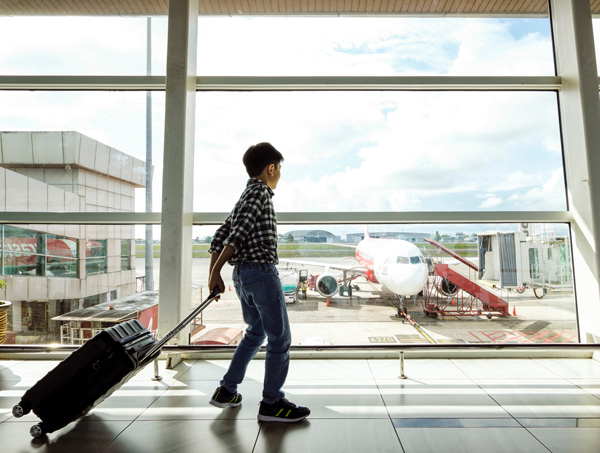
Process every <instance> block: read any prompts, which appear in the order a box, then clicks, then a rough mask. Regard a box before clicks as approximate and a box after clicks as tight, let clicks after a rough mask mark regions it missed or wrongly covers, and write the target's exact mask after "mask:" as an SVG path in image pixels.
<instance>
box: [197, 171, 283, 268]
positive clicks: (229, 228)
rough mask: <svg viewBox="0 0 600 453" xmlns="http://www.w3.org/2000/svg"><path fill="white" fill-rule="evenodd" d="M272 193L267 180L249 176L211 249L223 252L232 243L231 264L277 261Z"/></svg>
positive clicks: (210, 251)
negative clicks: (242, 191) (265, 181)
mask: <svg viewBox="0 0 600 453" xmlns="http://www.w3.org/2000/svg"><path fill="white" fill-rule="evenodd" d="M273 195H274V193H273V191H272V190H271V188H270V187H269V186H267V184H266V183H264V182H263V181H261V180H260V179H256V178H250V179H249V180H248V184H247V185H246V190H244V193H242V196H241V197H240V199H239V200H238V202H237V203H236V204H235V206H234V208H233V211H231V214H229V216H228V217H227V219H226V220H225V223H223V225H221V226H220V227H219V229H218V230H217V231H216V232H215V235H214V237H213V240H212V242H211V244H210V249H209V250H208V252H209V253H213V252H218V253H220V252H221V251H222V250H223V248H224V247H225V246H226V245H230V246H231V247H233V249H234V250H235V253H234V254H233V256H232V257H231V259H230V260H229V264H231V265H236V264H244V263H272V264H278V263H279V259H278V258H277V219H276V217H275V209H273V200H272V197H273Z"/></svg>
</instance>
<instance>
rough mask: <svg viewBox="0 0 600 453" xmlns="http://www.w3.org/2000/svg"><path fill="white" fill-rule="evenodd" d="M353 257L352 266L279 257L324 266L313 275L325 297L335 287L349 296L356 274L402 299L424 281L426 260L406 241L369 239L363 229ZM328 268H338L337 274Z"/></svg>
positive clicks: (419, 289)
mask: <svg viewBox="0 0 600 453" xmlns="http://www.w3.org/2000/svg"><path fill="white" fill-rule="evenodd" d="M356 260H357V261H358V265H354V266H350V265H349V266H345V265H340V264H329V263H320V262H315V261H304V260H296V259H291V260H288V259H280V262H281V263H291V264H303V265H309V266H320V267H324V268H325V272H323V273H321V274H319V276H318V278H317V281H316V289H317V291H318V292H319V293H320V294H321V295H322V296H325V297H331V296H333V295H335V294H336V293H337V292H338V290H339V292H340V295H342V296H343V295H344V293H346V294H348V296H352V285H351V281H352V280H353V279H355V278H357V277H364V278H366V279H367V280H368V281H370V282H372V283H380V284H381V285H382V286H384V287H385V288H387V289H389V290H390V291H392V292H393V293H395V294H397V295H398V296H400V297H401V298H402V299H404V298H405V297H406V296H416V295H417V294H419V293H420V292H421V291H422V290H423V288H424V286H425V284H426V283H427V278H428V275H429V268H428V265H427V262H426V260H425V258H424V257H423V254H422V253H421V251H420V250H419V248H418V247H417V246H415V245H414V244H412V243H410V242H407V241H403V240H400V239H373V238H371V237H370V236H369V232H368V231H366V230H365V239H363V240H362V241H360V242H359V243H358V245H357V246H356ZM332 271H338V272H337V275H336V274H334V273H332ZM340 277H341V278H340ZM340 282H341V285H340Z"/></svg>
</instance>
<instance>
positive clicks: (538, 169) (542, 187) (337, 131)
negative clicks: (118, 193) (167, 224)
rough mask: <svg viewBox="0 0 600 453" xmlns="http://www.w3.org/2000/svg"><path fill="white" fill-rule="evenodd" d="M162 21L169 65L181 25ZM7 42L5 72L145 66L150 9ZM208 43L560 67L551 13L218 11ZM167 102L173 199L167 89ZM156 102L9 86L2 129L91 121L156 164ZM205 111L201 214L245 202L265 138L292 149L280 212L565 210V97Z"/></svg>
mask: <svg viewBox="0 0 600 453" xmlns="http://www.w3.org/2000/svg"><path fill="white" fill-rule="evenodd" d="M152 23H153V41H152V45H153V73H154V74H164V73H165V61H166V58H165V56H166V32H167V27H166V20H165V19H164V18H155V19H153V22H152ZM308 30H310V33H307V31H308ZM0 40H2V42H5V43H6V42H10V43H11V44H10V45H5V46H2V48H0V73H2V74H67V73H74V74H103V75H107V74H117V75H121V74H144V73H145V45H146V42H145V40H146V19H145V18H26V17H21V18H7V17H3V18H0ZM199 47H200V51H199V65H198V74H200V75H552V74H553V71H554V67H553V61H552V47H551V41H550V27H549V21H548V19H531V18H528V19H482V18H474V19H466V18H446V19H443V18H296V17H294V18H292V17H288V18H264V17H262V18H261V17H252V18H240V17H234V18H230V17H209V18H202V19H201V21H200V25H199ZM153 105H154V114H153V127H154V146H155V148H154V164H155V175H156V176H155V184H154V188H155V197H154V198H155V200H156V203H155V208H154V209H155V210H160V204H159V202H160V184H161V172H162V165H161V159H162V157H161V156H162V143H163V128H164V115H163V113H162V110H163V108H164V96H163V95H162V94H155V95H153ZM144 109H145V96H144V93H115V92H112V93H29V92H12V93H10V92H4V93H0V130H77V131H79V132H81V133H83V134H86V135H89V136H91V137H92V138H94V139H96V140H99V141H102V142H104V143H106V144H108V145H110V146H113V147H115V148H117V149H119V150H121V151H123V152H125V153H127V154H131V155H134V156H136V157H138V158H141V159H144V158H145V143H144V137H145V131H144V120H145V112H144ZM197 109H198V118H197V127H196V130H197V134H196V135H197V137H196V151H197V154H196V164H195V167H196V168H195V174H196V178H195V200H194V209H195V210H198V211H201V210H207V211H228V210H229V209H230V207H231V205H232V204H233V202H235V200H236V199H237V196H238V195H239V193H240V191H241V190H242V189H243V187H244V185H245V181H246V175H245V173H244V169H243V167H242V166H241V155H242V154H243V152H244V150H245V149H246V148H247V147H248V146H249V145H251V144H253V143H256V142H258V141H271V142H272V143H273V144H274V145H275V146H276V147H278V148H279V149H280V150H281V151H282V152H283V154H284V156H285V157H286V161H285V163H284V173H283V179H282V182H281V185H280V188H278V190H277V196H276V198H275V200H276V208H277V209H278V210H279V211H314V210H322V211H329V210H339V211H357V210H363V209H364V208H363V206H365V204H367V206H368V209H369V210H373V211H379V210H383V211H389V210H394V211H403V210H404V211H417V210H425V211H427V210H432V211H437V210H553V209H564V208H565V201H564V198H565V195H564V180H563V174H562V158H561V153H560V137H559V133H558V118H557V113H556V112H557V109H556V98H555V96H554V95H553V94H551V93H467V94H465V93H460V94H456V93H444V92H437V93H436V92H434V93H431V92H429V93H389V92H388V93H385V92H365V93H227V94H223V93H205V94H200V95H199V96H198V98H197ZM208 169H209V170H208ZM211 175H212V176H211ZM223 177H226V179H227V184H222V181H223ZM216 186H218V187H219V188H220V193H221V196H220V197H218V198H216V197H210V196H206V194H210V193H211V192H213V191H214V187H216ZM138 209H139V210H143V193H141V192H140V196H139V203H138ZM463 229H464V228H463Z"/></svg>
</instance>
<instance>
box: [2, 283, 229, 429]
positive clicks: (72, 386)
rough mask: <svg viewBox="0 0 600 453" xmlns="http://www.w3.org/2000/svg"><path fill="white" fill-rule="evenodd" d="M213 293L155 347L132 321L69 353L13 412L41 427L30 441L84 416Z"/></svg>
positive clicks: (145, 361)
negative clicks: (31, 417) (32, 418)
mask: <svg viewBox="0 0 600 453" xmlns="http://www.w3.org/2000/svg"><path fill="white" fill-rule="evenodd" d="M218 295H219V292H218V291H217V290H215V291H213V292H211V293H210V295H209V296H208V298H207V299H206V300H204V301H203V302H202V303H201V304H200V305H199V306H198V307H196V308H195V309H194V310H193V311H192V312H191V313H190V314H189V315H188V316H187V317H186V318H185V319H184V320H183V321H181V322H180V323H179V324H177V325H176V326H175V327H174V328H173V329H172V330H171V331H170V332H169V333H168V334H167V335H165V336H164V337H163V338H161V339H160V340H159V341H157V340H156V338H154V336H153V335H152V334H151V332H150V331H149V330H148V329H146V328H145V327H144V326H142V324H140V322H139V321H138V320H137V319H133V320H131V321H127V322H124V323H121V324H117V325H116V326H114V327H110V328H108V329H106V330H104V331H102V332H100V333H98V334H97V335H96V336H94V337H93V338H92V339H90V340H88V341H87V342H86V343H85V344H84V345H83V346H81V347H80V348H79V349H77V350H76V351H75V352H73V353H72V354H71V355H70V356H69V357H67V358H66V359H64V360H63V361H62V362H60V363H59V364H58V365H57V366H56V367H55V368H54V369H53V370H52V371H50V372H49V373H48V374H46V376H44V377H43V378H42V379H40V380H39V381H38V382H37V383H36V384H35V385H34V386H33V387H31V388H30V389H29V390H27V392H25V394H24V395H23V397H22V398H21V401H20V402H19V403H18V404H17V405H16V406H14V407H13V410H12V412H13V415H14V416H15V417H22V416H23V415H25V414H28V413H29V412H30V411H33V413H34V414H36V415H37V416H38V417H39V418H40V419H41V423H38V424H37V425H34V426H32V427H31V430H30V433H31V435H32V436H33V437H40V436H43V435H44V434H46V433H51V432H53V431H56V430H57V429H60V428H62V427H64V426H66V425H68V424H69V423H70V422H72V421H74V420H76V419H78V418H79V417H81V416H82V415H85V414H86V413H87V412H89V411H90V410H91V409H92V408H94V407H95V406H97V405H98V404H100V403H101V402H102V401H104V400H105V399H106V398H107V397H108V396H110V395H111V394H112V393H113V392H114V391H115V390H117V389H118V388H119V387H121V385H123V384H124V383H125V382H127V381H128V380H129V379H130V378H132V377H133V376H134V375H135V374H136V373H137V372H138V371H140V370H141V369H142V368H143V367H144V366H145V365H147V364H148V363H150V362H152V361H153V360H154V359H155V358H156V357H158V355H159V354H160V350H161V348H162V347H163V346H164V345H165V344H166V343H167V342H168V341H169V340H170V339H171V338H173V337H174V336H175V335H176V334H177V333H179V332H180V331H181V330H182V329H183V328H184V327H185V326H186V325H187V324H189V323H190V322H191V321H192V320H193V319H194V318H195V317H196V316H197V315H198V314H199V313H200V312H201V311H202V310H204V309H205V308H206V307H207V306H208V305H209V304H210V303H211V302H212V301H213V300H214V299H215V298H216V297H217V296H218Z"/></svg>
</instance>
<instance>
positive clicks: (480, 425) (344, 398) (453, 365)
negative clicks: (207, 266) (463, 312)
mask: <svg viewBox="0 0 600 453" xmlns="http://www.w3.org/2000/svg"><path fill="white" fill-rule="evenodd" d="M55 364H56V362H51V361H0V451H2V452H7V453H9V452H10V453H13V452H45V451H56V452H61V453H63V452H71V451H73V452H78V453H79V452H85V453H92V452H106V453H113V452H128V453H130V452H144V453H146V452H157V453H162V452H194V453H195V452H235V453H238V452H240V453H241V452H248V453H250V452H257V453H258V452H282V453H290V452H292V453H295V452H303V453H304V452H306V453H318V452H327V453H332V452H345V453H348V452H361V453H374V452H409V453H412V452H436V453H446V452H461V453H465V452H477V453H481V452H511V453H512V452H528V453H530V452H538V451H539V452H548V451H551V452H555V453H559V452H569V453H571V452H578V453H583V452H598V451H600V363H598V362H596V361H593V360H586V359H460V360H456V359H453V360H443V359H427V360H425V359H423V360H417V359H413V360H407V362H406V375H407V376H408V379H407V380H400V379H398V374H399V362H398V360H300V359H296V360H292V364H291V369H290V374H289V377H288V381H287V384H286V392H287V396H288V398H289V399H290V400H291V401H294V402H297V403H300V404H302V405H307V406H309V407H310V408H311V410H312V414H311V416H310V417H309V418H308V419H307V420H305V421H303V422H300V423H296V424H281V423H259V422H258V421H257V420H256V412H257V409H258V403H259V400H260V392H261V379H262V374H263V365H264V363H263V362H262V361H260V360H255V361H254V362H252V363H251V365H250V368H249V370H248V375H247V379H246V381H245V382H244V383H243V384H242V386H241V388H240V392H241V393H242V394H243V395H244V402H243V404H242V406H241V407H239V408H236V409H224V410H221V409H217V408H215V407H213V406H210V405H209V404H208V399H209V397H210V395H211V394H212V392H213V390H214V388H215V387H216V385H217V381H218V380H219V379H220V378H221V376H222V375H223V372H224V370H225V368H226V367H227V365H228V362H227V361H218V360H213V361H201V360H199V361H187V362H184V363H181V364H180V365H179V366H178V367H177V368H176V369H175V370H164V369H163V366H164V363H161V374H162V375H163V377H164V380H163V381H160V382H154V381H152V380H151V379H150V377H151V376H152V372H153V370H152V367H148V368H146V369H145V370H143V371H142V372H141V373H140V374H138V375H137V376H136V377H135V378H134V379H133V380H132V381H130V382H129V383H128V384H126V385H125V386H124V387H123V388H122V389H121V390H119V391H118V392H116V393H115V394H114V395H112V396H111V397H110V398H108V399H107V400H106V401H104V402H103V403H102V404H101V405H100V406H98V407H97V408H96V409H94V410H93V411H92V412H91V413H90V414H89V415H87V416H86V417H84V418H82V419H81V420H79V421H77V422H75V423H71V424H70V425H68V426H67V427H65V428H63V429H61V430H59V431H57V432H54V433H51V434H49V435H48V436H47V437H46V438H44V439H43V440H32V438H31V437H30V436H29V428H30V426H31V425H32V424H34V423H35V422H36V421H37V419H36V417H35V416H34V415H33V414H29V415H26V416H25V417H23V418H21V419H15V418H14V417H12V414H11V409H12V406H13V405H14V404H16V403H17V402H18V401H19V398H20V396H21V395H22V394H23V393H24V392H25V390H27V388H29V387H30V386H31V385H32V384H33V383H35V382H36V381H37V380H38V379H39V378H40V377H42V376H43V375H44V374H45V373H46V372H47V371H48V370H50V369H51V368H52V367H54V366H55Z"/></svg>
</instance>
